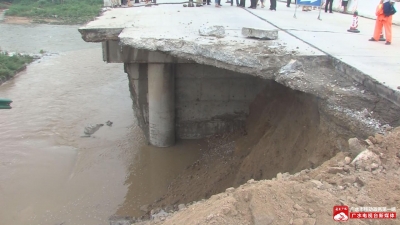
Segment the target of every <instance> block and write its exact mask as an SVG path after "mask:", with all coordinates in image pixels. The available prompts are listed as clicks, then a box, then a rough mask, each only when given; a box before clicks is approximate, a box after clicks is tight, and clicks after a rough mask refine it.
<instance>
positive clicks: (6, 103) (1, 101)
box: [0, 98, 12, 109]
mask: <svg viewBox="0 0 400 225" xmlns="http://www.w3.org/2000/svg"><path fill="white" fill-rule="evenodd" d="M11 102H12V101H11V99H8V98H0V109H11V106H10V104H11Z"/></svg>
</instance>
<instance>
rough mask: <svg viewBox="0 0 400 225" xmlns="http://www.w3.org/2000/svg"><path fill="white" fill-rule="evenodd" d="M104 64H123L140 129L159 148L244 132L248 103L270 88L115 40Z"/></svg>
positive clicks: (251, 79) (257, 80)
mask: <svg viewBox="0 0 400 225" xmlns="http://www.w3.org/2000/svg"><path fill="white" fill-rule="evenodd" d="M103 59H104V61H106V62H108V63H124V69H125V72H126V73H127V74H128V81H129V89H130V93H131V98H132V103H133V104H132V108H133V111H134V113H135V117H136V118H137V121H138V125H139V126H140V128H141V129H142V130H143V133H144V135H145V136H146V139H147V141H148V142H149V144H151V145H153V146H156V147H169V146H172V145H174V144H175V140H176V139H200V138H204V137H208V136H210V135H214V134H218V133H226V132H232V131H235V130H238V129H242V128H243V127H244V126H245V123H246V118H247V115H248V114H249V106H250V103H251V102H253V100H254V99H255V98H256V96H257V95H258V93H260V92H261V90H264V89H265V88H267V87H268V86H271V85H272V83H271V82H270V81H268V80H265V79H263V78H260V77H255V76H251V75H248V74H242V73H238V72H235V71H230V70H226V69H220V68H217V67H215V66H209V65H204V64H198V63H196V62H194V61H190V60H188V59H185V58H177V57H173V56H171V55H169V54H166V53H163V52H158V51H149V50H144V49H136V48H132V47H130V46H124V45H120V44H119V42H118V41H116V40H108V41H105V42H103Z"/></svg>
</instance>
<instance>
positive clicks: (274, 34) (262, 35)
mask: <svg viewBox="0 0 400 225" xmlns="http://www.w3.org/2000/svg"><path fill="white" fill-rule="evenodd" d="M242 35H243V36H246V37H250V38H258V39H267V40H276V39H278V30H277V29H274V30H263V29H257V28H250V27H243V28H242Z"/></svg>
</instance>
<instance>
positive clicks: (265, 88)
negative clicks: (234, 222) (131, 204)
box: [79, 5, 400, 218]
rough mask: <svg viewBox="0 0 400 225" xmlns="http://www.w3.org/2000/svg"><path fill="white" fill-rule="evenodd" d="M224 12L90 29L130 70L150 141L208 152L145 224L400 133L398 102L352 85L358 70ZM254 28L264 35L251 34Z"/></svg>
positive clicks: (101, 22) (184, 11)
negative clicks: (185, 142)
mask: <svg viewBox="0 0 400 225" xmlns="http://www.w3.org/2000/svg"><path fill="white" fill-rule="evenodd" d="M216 10H217V9H214V8H182V7H181V6H176V5H175V6H170V5H160V6H153V7H146V8H142V9H140V10H135V9H129V8H128V9H113V10H111V11H107V12H105V13H104V15H102V16H101V17H99V18H97V19H96V20H95V21H93V22H90V23H89V24H87V25H86V26H84V27H82V28H80V29H79V31H80V32H81V34H82V38H83V39H84V40H85V41H87V42H101V43H102V46H103V59H104V61H106V62H109V63H123V64H124V68H125V72H126V73H127V74H128V78H129V87H130V92H131V97H132V101H133V108H134V112H135V116H136V118H137V119H138V121H139V125H140V127H141V128H142V130H143V132H144V134H145V136H146V137H147V138H148V141H149V143H150V144H152V145H155V146H158V147H167V146H171V145H174V143H175V140H176V139H200V138H206V140H207V141H208V143H209V147H208V150H207V152H206V153H205V154H204V156H203V157H202V159H200V160H199V161H198V162H197V163H195V164H194V165H193V166H192V167H190V168H187V170H186V171H184V172H183V173H182V174H181V175H180V176H179V177H178V178H176V180H175V181H174V182H172V183H171V185H170V188H169V191H168V193H165V195H164V196H163V197H161V198H160V199H157V200H155V202H154V204H152V205H151V206H145V207H144V206H136V207H138V208H139V207H141V208H143V209H145V210H144V211H146V212H144V213H143V214H146V213H147V214H146V215H145V216H144V217H143V218H150V217H149V216H150V215H151V214H154V210H153V213H150V212H152V210H151V209H152V208H164V209H167V208H168V209H169V210H171V209H173V210H178V208H179V207H178V206H179V205H180V204H186V203H189V202H192V201H198V200H201V199H204V198H209V197H210V196H212V195H215V194H217V193H220V192H223V191H224V190H225V189H226V188H229V187H238V186H239V185H241V184H244V183H245V182H246V181H247V180H249V179H256V180H261V179H271V178H272V177H275V176H276V174H277V173H284V172H289V173H291V174H293V173H296V172H299V171H301V170H304V169H308V168H316V167H318V166H319V165H321V164H322V163H324V162H325V161H326V160H329V159H330V158H332V157H333V156H334V155H335V154H336V153H338V152H349V142H348V139H349V138H351V137H359V138H367V137H368V136H370V135H373V134H374V133H385V132H386V131H387V130H388V128H390V127H391V126H398V125H399V122H400V121H399V119H400V114H399V113H398V112H399V106H398V104H396V102H395V101H389V100H387V99H386V98H383V97H380V96H379V95H378V94H379V93H375V92H374V91H373V90H371V89H368V87H366V86H363V85H362V84H360V83H358V82H357V81H355V80H353V79H352V78H350V77H349V74H348V73H351V72H352V71H353V72H354V73H359V71H357V70H355V69H354V70H352V69H351V68H350V67H348V65H344V64H343V65H341V64H340V62H338V61H337V60H334V59H332V58H331V57H329V56H327V55H326V54H324V53H323V52H321V51H319V50H317V49H315V48H313V47H311V46H310V45H308V44H306V43H304V42H302V41H301V40H299V39H297V38H295V37H293V36H292V35H289V34H287V33H285V32H281V31H277V30H276V28H275V27H273V26H271V25H269V24H268V23H265V22H263V21H261V20H260V19H259V18H257V17H255V16H253V15H251V14H249V13H248V12H246V11H245V10H242V9H239V8H232V9H231V10H228V11H216ZM221 18H224V19H223V20H221ZM249 25H254V27H257V29H255V30H254V29H243V28H246V27H247V28H248V27H251V26H249ZM255 31H260V33H259V34H256V33H255ZM249 36H251V37H249ZM271 39H272V40H271ZM344 67H346V68H345V70H346V71H345V72H343V68H344ZM338 68H339V69H338ZM340 68H341V69H340ZM127 85H128V84H127ZM389 99H390V98H389ZM357 153H359V152H357ZM350 156H351V157H355V156H356V153H353V155H351V154H350ZM127 201H129V200H127ZM167 211H168V210H167ZM129 216H132V215H129ZM134 216H137V217H140V216H143V215H134Z"/></svg>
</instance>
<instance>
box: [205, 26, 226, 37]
mask: <svg viewBox="0 0 400 225" xmlns="http://www.w3.org/2000/svg"><path fill="white" fill-rule="evenodd" d="M199 34H200V35H201V36H214V37H219V38H221V37H225V27H224V26H204V27H200V29H199Z"/></svg>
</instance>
